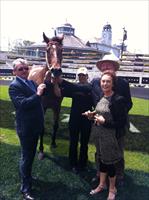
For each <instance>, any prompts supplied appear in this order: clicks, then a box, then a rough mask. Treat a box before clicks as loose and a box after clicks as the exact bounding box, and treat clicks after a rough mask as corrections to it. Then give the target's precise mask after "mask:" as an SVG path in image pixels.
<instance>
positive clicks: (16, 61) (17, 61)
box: [12, 58, 28, 69]
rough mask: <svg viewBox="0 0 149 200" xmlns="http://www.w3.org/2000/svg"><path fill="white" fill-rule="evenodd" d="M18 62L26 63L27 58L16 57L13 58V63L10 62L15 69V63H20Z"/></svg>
mask: <svg viewBox="0 0 149 200" xmlns="http://www.w3.org/2000/svg"><path fill="white" fill-rule="evenodd" d="M20 64H24V65H28V62H27V60H25V59H23V58H17V59H16V60H14V61H13V63H12V66H13V69H15V68H16V66H17V65H20Z"/></svg>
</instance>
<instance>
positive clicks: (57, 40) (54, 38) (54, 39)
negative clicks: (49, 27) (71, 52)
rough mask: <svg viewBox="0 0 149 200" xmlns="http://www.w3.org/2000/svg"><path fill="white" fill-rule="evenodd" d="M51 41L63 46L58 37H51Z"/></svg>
mask: <svg viewBox="0 0 149 200" xmlns="http://www.w3.org/2000/svg"><path fill="white" fill-rule="evenodd" d="M51 40H52V41H54V42H58V43H59V44H60V45H63V42H62V41H63V40H62V39H61V38H60V37H58V36H54V37H52V39H51Z"/></svg>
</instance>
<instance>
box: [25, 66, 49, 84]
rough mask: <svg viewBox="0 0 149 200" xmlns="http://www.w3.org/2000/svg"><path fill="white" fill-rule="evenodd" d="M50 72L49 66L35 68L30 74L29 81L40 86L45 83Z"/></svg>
mask: <svg viewBox="0 0 149 200" xmlns="http://www.w3.org/2000/svg"><path fill="white" fill-rule="evenodd" d="M47 71H48V68H47V66H37V67H33V68H32V69H31V70H30V72H29V76H28V79H29V80H33V81H35V82H36V83H37V84H38V85H39V84H40V83H43V82H44V77H45V73H46V72H47Z"/></svg>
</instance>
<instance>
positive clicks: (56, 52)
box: [28, 33, 63, 159]
mask: <svg viewBox="0 0 149 200" xmlns="http://www.w3.org/2000/svg"><path fill="white" fill-rule="evenodd" d="M43 39H44V42H45V43H46V44H47V47H46V66H35V67H33V68H32V69H31V70H30V73H29V76H28V79H30V80H34V81H35V82H36V83H37V84H40V83H43V82H46V83H47V84H48V83H49V87H48V85H47V90H48V93H49V95H45V96H43V97H42V104H43V108H44V112H46V110H47V109H48V108H51V109H52V111H53V119H54V120H53V130H52V142H51V145H52V147H56V142H55V140H56V132H57V129H58V125H59V115H60V109H61V102H62V97H58V96H57V95H56V94H55V92H54V86H53V84H52V79H51V75H53V76H59V75H61V73H62V71H61V62H62V41H63V37H53V38H52V39H50V38H48V37H47V36H46V35H45V33H43ZM43 135H44V131H43V133H42V134H41V136H40V146H39V150H40V154H39V155H40V156H39V157H40V159H42V158H43V150H44V149H43Z"/></svg>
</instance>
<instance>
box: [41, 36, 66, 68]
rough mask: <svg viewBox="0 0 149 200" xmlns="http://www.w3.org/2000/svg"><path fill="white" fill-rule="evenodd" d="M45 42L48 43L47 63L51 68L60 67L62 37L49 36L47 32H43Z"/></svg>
mask: <svg viewBox="0 0 149 200" xmlns="http://www.w3.org/2000/svg"><path fill="white" fill-rule="evenodd" d="M43 39H44V42H45V43H46V44H47V48H46V63H47V66H48V68H49V69H52V68H54V69H55V68H60V67H61V63H62V46H63V44H62V41H63V39H64V36H62V37H57V36H56V37H53V38H51V39H50V38H48V37H47V36H46V35H45V33H43Z"/></svg>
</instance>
